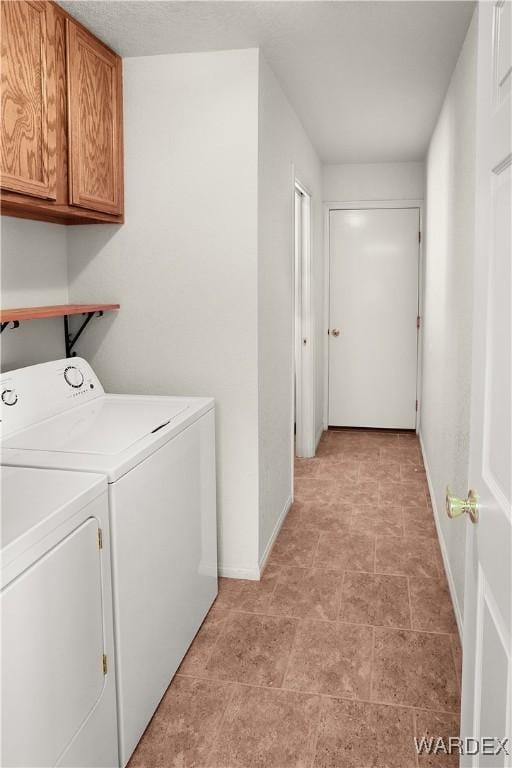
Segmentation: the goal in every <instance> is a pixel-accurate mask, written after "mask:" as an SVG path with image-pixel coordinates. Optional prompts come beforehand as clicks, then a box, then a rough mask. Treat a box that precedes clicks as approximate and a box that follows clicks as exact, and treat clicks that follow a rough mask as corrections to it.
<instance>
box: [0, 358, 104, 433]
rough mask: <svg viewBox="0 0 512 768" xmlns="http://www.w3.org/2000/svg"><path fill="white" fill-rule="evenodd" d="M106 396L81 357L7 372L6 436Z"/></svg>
mask: <svg viewBox="0 0 512 768" xmlns="http://www.w3.org/2000/svg"><path fill="white" fill-rule="evenodd" d="M103 393H104V390H103V387H102V386H101V383H100V380H99V379H98V377H97V376H96V374H95V373H94V371H93V370H92V368H91V366H90V365H89V363H88V362H87V361H86V360H84V359H83V358H81V357H70V358H66V359H65V360H55V361H53V362H50V363H42V364H41V365H31V366H29V367H27V368H18V369H17V370H15V371H7V372H6V373H4V374H2V375H1V376H0V412H1V417H2V436H3V437H7V436H8V435H11V434H12V433H14V432H17V431H18V430H20V429H25V428H26V427H29V426H31V425H32V424H37V423H38V422H39V421H42V420H43V419H47V418H49V417H50V416H56V415H57V414H59V413H62V412H64V411H68V410H69V409H70V408H75V407H77V406H79V405H82V404H83V403H85V402H88V401H91V400H95V399H96V398H97V397H99V396H101V395H102V394H103Z"/></svg>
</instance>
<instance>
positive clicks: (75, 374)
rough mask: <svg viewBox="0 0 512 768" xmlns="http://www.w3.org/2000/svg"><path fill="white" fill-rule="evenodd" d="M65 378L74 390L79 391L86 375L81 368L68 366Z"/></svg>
mask: <svg viewBox="0 0 512 768" xmlns="http://www.w3.org/2000/svg"><path fill="white" fill-rule="evenodd" d="M64 378H65V380H66V383H67V384H69V386H70V387H73V388H74V389H79V388H80V387H81V386H82V384H83V383H84V375H83V373H82V371H81V370H80V368H77V367H76V365H68V367H67V368H66V370H65V371H64Z"/></svg>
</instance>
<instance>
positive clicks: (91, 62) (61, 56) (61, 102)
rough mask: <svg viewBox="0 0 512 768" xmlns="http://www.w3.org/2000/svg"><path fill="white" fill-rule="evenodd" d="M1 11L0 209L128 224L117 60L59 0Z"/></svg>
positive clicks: (14, 3) (10, 0) (28, 1)
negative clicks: (125, 213) (125, 214)
mask: <svg viewBox="0 0 512 768" xmlns="http://www.w3.org/2000/svg"><path fill="white" fill-rule="evenodd" d="M0 9H1V26H0V38H1V47H2V70H1V123H0V142H1V149H0V189H1V191H0V203H1V212H2V213H3V214H6V215H8V216H20V217H23V218H28V219H39V220H42V221H52V222H56V223H60V224H88V223H100V222H111V223H116V224H120V223H122V222H123V205H124V201H123V123H122V60H121V58H120V57H119V56H118V55H117V54H116V53H114V52H113V51H111V50H110V49H109V48H107V46H105V45H104V44H103V43H102V42H101V41H100V40H98V38H97V37H95V36H94V35H92V34H91V33H90V32H88V30H87V29H85V28H84V27H83V26H82V25H81V24H79V23H78V22H76V21H75V20H74V19H73V18H72V17H71V16H69V14H68V13H66V11H64V9H63V8H61V7H60V6H59V5H56V4H55V3H54V2H50V1H49V0H0Z"/></svg>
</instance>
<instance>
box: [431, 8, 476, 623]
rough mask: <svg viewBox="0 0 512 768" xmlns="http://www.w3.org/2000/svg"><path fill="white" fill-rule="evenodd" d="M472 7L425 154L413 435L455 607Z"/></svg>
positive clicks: (467, 333) (465, 374) (465, 399)
mask: <svg viewBox="0 0 512 768" xmlns="http://www.w3.org/2000/svg"><path fill="white" fill-rule="evenodd" d="M476 26H477V24H476V15H475V16H474V17H473V21H472V23H471V25H470V27H469V30H468V33H467V37H466V40H465V43H464V46H463V48H462V51H461V54H460V57H459V60H458V63H457V67H456V69H455V72H454V74H453V77H452V80H451V83H450V86H449V89H448V92H447V95H446V98H445V101H444V104H443V107H442V109H441V113H440V115H439V119H438V122H437V125H436V127H435V130H434V133H433V136H432V140H431V142H430V147H429V150H428V156H427V164H426V169H427V182H426V185H427V186H426V200H427V213H426V227H425V230H426V250H425V274H424V327H423V391H422V396H421V400H420V402H421V439H422V444H423V452H424V458H425V462H426V465H427V470H428V474H429V479H430V483H431V490H432V495H433V502H434V507H435V514H436V516H437V520H438V525H439V530H440V534H441V546H442V548H443V549H444V554H445V557H446V561H445V564H446V566H447V568H448V572H449V580H450V581H451V586H452V596H453V598H454V602H455V607H456V612H457V613H458V615H459V619H460V618H461V617H462V614H463V603H464V554H465V536H466V527H467V525H468V524H470V523H469V522H468V521H467V520H466V519H463V520H460V519H459V520H449V518H448V517H447V516H446V513H445V511H444V495H445V487H446V485H449V486H450V488H451V489H452V490H453V491H454V492H455V493H456V494H457V495H459V496H465V494H466V492H467V489H468V484H467V475H468V458H469V419H470V383H471V324H472V306H471V297H472V295H473V291H472V254H473V248H474V239H473V228H474V163H475V111H476Z"/></svg>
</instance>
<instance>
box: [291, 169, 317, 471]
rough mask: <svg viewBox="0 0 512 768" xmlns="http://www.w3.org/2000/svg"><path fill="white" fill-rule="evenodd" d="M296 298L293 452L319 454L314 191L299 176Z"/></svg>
mask: <svg viewBox="0 0 512 768" xmlns="http://www.w3.org/2000/svg"><path fill="white" fill-rule="evenodd" d="M294 189H295V209H294V211H295V214H294V301H293V307H294V310H293V318H294V334H293V345H294V349H293V393H294V396H293V418H292V429H293V433H294V434H293V435H292V445H293V446H294V449H293V456H292V460H293V458H294V457H295V456H297V457H299V458H310V457H312V456H314V455H315V433H314V365H313V361H314V344H313V327H312V326H313V324H312V317H311V300H312V299H311V195H310V193H309V192H308V190H307V189H306V187H305V186H304V185H303V184H301V183H300V182H299V181H298V180H297V179H295V187H294Z"/></svg>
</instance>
